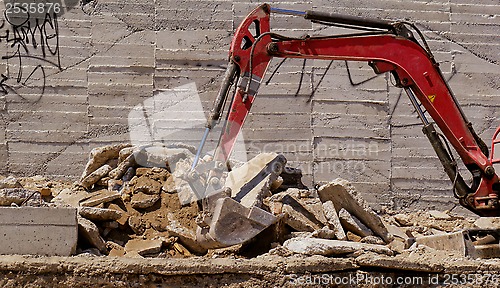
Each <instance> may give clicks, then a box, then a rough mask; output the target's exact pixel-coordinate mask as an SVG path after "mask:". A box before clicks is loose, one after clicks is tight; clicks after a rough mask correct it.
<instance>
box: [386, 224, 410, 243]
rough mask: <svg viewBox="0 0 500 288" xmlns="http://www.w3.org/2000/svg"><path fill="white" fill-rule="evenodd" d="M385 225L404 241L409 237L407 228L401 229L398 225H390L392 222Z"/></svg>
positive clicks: (390, 231)
mask: <svg viewBox="0 0 500 288" xmlns="http://www.w3.org/2000/svg"><path fill="white" fill-rule="evenodd" d="M385 227H386V228H387V230H388V231H389V233H391V234H392V235H393V236H395V237H399V238H400V239H402V240H403V241H405V240H407V239H408V238H409V237H408V235H406V232H405V230H403V229H401V228H400V227H398V226H394V225H390V224H385Z"/></svg>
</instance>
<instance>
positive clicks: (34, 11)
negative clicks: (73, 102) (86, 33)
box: [0, 3, 62, 99]
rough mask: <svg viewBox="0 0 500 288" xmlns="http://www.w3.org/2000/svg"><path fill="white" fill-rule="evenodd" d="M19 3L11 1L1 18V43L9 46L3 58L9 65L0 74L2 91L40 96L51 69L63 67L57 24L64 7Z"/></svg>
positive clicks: (3, 92) (0, 89)
mask: <svg viewBox="0 0 500 288" xmlns="http://www.w3.org/2000/svg"><path fill="white" fill-rule="evenodd" d="M8 4H11V5H8ZM16 4H20V3H14V4H12V3H7V5H6V9H5V11H4V13H3V19H1V20H0V45H5V46H7V49H6V52H4V53H2V54H3V55H1V61H2V62H3V63H6V64H7V65H8V67H9V69H8V70H7V72H6V73H5V74H4V73H2V74H1V75H0V93H2V94H4V95H6V94H11V93H12V94H15V95H18V96H20V97H23V96H22V95H28V94H29V95H35V99H39V97H41V96H42V95H43V94H44V93H45V88H46V81H47V79H46V77H47V73H46V71H47V69H48V68H49V67H50V69H58V70H62V67H61V59H60V53H59V52H60V49H59V26H58V23H57V15H58V13H59V12H60V11H61V7H60V5H57V4H58V3H55V4H52V3H44V4H51V5H50V6H49V5H47V6H43V7H42V6H36V5H35V6H30V5H16ZM23 4H27V3H23ZM30 4H33V3H30ZM39 4H42V3H39ZM2 62H0V64H2Z"/></svg>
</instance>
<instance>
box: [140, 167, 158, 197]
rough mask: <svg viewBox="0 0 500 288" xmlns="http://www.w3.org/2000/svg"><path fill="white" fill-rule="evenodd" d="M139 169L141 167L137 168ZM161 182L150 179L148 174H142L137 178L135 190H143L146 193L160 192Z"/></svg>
mask: <svg viewBox="0 0 500 288" xmlns="http://www.w3.org/2000/svg"><path fill="white" fill-rule="evenodd" d="M137 170H139V169H137ZM161 186H162V185H161V183H160V182H158V181H155V180H153V179H150V178H148V177H146V176H141V177H139V178H137V180H135V185H134V192H143V193H145V194H150V195H153V194H159V193H160V189H161Z"/></svg>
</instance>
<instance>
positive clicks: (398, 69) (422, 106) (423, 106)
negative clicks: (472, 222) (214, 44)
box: [193, 4, 500, 216]
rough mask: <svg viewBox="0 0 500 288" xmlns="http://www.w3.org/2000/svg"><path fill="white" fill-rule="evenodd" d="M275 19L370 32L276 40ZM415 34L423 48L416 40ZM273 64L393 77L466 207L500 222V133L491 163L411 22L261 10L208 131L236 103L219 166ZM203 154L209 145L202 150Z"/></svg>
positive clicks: (245, 30) (238, 47) (238, 45)
mask: <svg viewBox="0 0 500 288" xmlns="http://www.w3.org/2000/svg"><path fill="white" fill-rule="evenodd" d="M271 13H280V14H289V15H293V16H298V17H303V18H305V19H308V20H311V21H313V22H317V23H321V24H326V25H336V26H338V25H341V26H344V27H348V28H354V29H357V28H359V29H363V30H368V32H366V31H364V32H361V33H357V34H350V35H334V36H307V37H302V38H293V37H287V36H283V35H279V34H276V33H273V32H271V29H270V14H271ZM415 33H416V34H418V36H419V40H417V39H416V38H415V37H414V34H415ZM272 58H300V59H325V60H345V61H364V62H367V63H368V64H369V65H370V66H371V67H372V68H373V70H374V72H375V73H376V74H381V73H386V72H389V73H391V74H392V75H393V77H394V79H395V80H396V86H397V87H400V88H402V89H404V90H405V92H406V93H407V95H408V97H409V98H410V101H411V103H412V104H413V106H414V108H415V109H416V111H417V114H418V116H419V118H420V120H421V121H422V124H423V132H424V134H425V135H426V136H427V137H428V139H429V140H430V142H431V145H432V147H433V148H434V150H435V152H436V154H437V155H438V157H439V159H440V161H441V163H442V164H443V167H444V169H445V171H446V173H447V175H448V176H449V178H450V180H451V181H452V183H453V190H454V194H455V196H456V197H457V198H458V199H459V202H460V204H462V205H463V206H464V207H466V208H468V209H470V210H471V211H473V212H475V213H476V214H479V215H482V216H499V215H500V210H499V208H500V207H499V202H498V194H499V193H500V183H499V177H498V174H497V173H496V172H495V169H494V164H496V165H497V166H498V165H499V164H498V163H499V162H500V159H499V158H500V154H499V153H500V148H498V145H500V140H495V139H496V138H498V134H499V133H500V132H498V131H500V127H499V130H498V131H497V133H496V134H495V137H494V140H493V146H494V145H495V144H497V155H496V156H495V157H494V155H491V156H490V155H489V151H488V148H487V146H486V145H485V143H484V142H483V141H482V140H481V139H480V138H479V137H478V136H477V134H476V133H475V132H474V130H473V128H472V124H471V123H470V122H469V121H468V120H467V117H466V115H465V114H464V112H463V111H462V109H461V108H460V105H459V103H458V101H457V99H456V97H455V96H454V95H453V93H452V91H451V89H450V87H449V86H448V84H447V82H446V80H445V79H444V77H443V75H442V73H441V70H440V69H439V64H438V63H437V62H436V61H435V59H434V57H433V55H432V52H431V51H430V50H429V48H428V46H427V44H426V42H425V39H424V38H423V35H422V34H421V33H420V31H419V30H418V28H417V27H416V26H415V25H413V24H411V23H407V22H399V21H386V20H380V19H365V18H360V17H352V16H345V15H339V14H334V13H325V12H315V11H304V12H303V11H294V10H285V9H277V8H271V7H270V6H269V5H267V4H264V5H261V6H259V7H258V8H256V9H255V10H254V11H252V12H251V13H250V14H249V15H248V16H247V17H246V18H245V19H244V20H243V22H242V23H241V24H240V26H239V27H238V29H237V30H236V33H235V35H234V37H233V40H232V43H231V48H230V52H229V66H228V67H229V68H228V73H226V77H225V79H224V83H223V84H222V86H221V90H220V92H219V94H218V97H217V99H216V102H215V105H214V109H213V110H212V112H211V116H210V119H209V121H208V124H207V131H208V130H210V129H211V128H212V127H213V125H214V124H215V123H216V122H217V121H219V120H220V118H221V115H222V114H223V113H222V110H221V109H223V106H224V105H223V103H225V102H226V100H227V99H228V98H229V97H231V99H230V103H231V104H230V106H229V107H228V110H227V111H228V112H227V113H226V119H225V122H224V128H223V130H222V134H221V137H220V140H219V145H218V148H217V150H216V154H215V157H214V158H215V160H217V161H220V162H222V163H226V162H227V160H228V158H229V156H230V154H231V151H232V149H233V147H234V143H235V140H236V137H237V135H238V133H239V132H240V130H241V128H242V125H243V124H244V122H245V119H246V117H247V115H248V113H249V111H250V109H251V107H252V103H253V101H254V99H255V97H256V95H257V91H258V89H259V86H260V83H261V82H262V79H263V78H264V76H265V72H266V69H267V67H268V64H269V62H270V60H271V59H272ZM230 83H235V85H236V88H235V90H234V95H229V94H230V86H231V85H230ZM435 126H437V127H438V128H439V130H437V129H436V128H435ZM438 131H440V132H438ZM204 138H205V137H204ZM202 142H203V141H202ZM448 142H449V144H450V145H451V147H453V149H455V151H456V152H457V154H458V155H459V157H460V159H461V160H462V161H463V163H464V164H465V166H466V167H467V169H468V170H469V171H470V172H471V174H472V177H473V181H472V185H470V186H469V185H467V184H466V182H465V181H464V179H463V178H462V176H461V175H460V173H459V171H458V167H457V163H456V162H455V160H454V158H453V154H452V153H451V151H450V149H449V146H448ZM202 147H203V143H202V144H201V145H200V150H201V148H202ZM493 152H494V150H492V154H493ZM195 165H196V163H194V164H193V167H194V166H195Z"/></svg>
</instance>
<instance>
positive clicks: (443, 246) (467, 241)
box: [415, 231, 476, 258]
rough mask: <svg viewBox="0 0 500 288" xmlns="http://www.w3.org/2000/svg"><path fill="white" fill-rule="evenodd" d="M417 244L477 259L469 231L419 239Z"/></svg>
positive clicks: (416, 240) (416, 239)
mask: <svg viewBox="0 0 500 288" xmlns="http://www.w3.org/2000/svg"><path fill="white" fill-rule="evenodd" d="M415 242H416V243H417V244H419V245H425V246H427V247H430V248H432V249H436V250H446V251H455V252H458V253H459V254H460V255H462V256H470V257H473V258H475V257H476V254H475V253H476V252H475V249H474V244H473V243H472V240H471V238H470V235H469V233H468V232H467V231H458V232H454V233H446V234H443V235H431V236H422V237H417V238H415Z"/></svg>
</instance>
